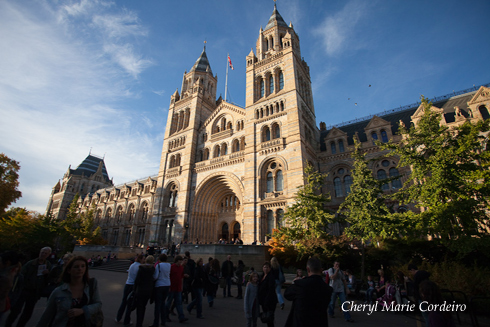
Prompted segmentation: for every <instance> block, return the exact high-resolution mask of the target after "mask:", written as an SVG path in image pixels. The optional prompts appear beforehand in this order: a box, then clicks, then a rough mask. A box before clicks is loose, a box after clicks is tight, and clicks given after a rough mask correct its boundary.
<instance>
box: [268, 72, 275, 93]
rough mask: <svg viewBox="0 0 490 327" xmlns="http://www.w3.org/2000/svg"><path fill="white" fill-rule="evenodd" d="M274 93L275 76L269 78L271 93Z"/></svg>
mask: <svg viewBox="0 0 490 327" xmlns="http://www.w3.org/2000/svg"><path fill="white" fill-rule="evenodd" d="M272 93H274V77H272V76H271V77H270V78H269V94H272Z"/></svg>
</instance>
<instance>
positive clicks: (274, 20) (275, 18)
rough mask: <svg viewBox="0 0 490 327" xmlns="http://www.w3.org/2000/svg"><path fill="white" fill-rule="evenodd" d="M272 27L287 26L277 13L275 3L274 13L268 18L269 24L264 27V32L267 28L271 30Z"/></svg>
mask: <svg viewBox="0 0 490 327" xmlns="http://www.w3.org/2000/svg"><path fill="white" fill-rule="evenodd" d="M274 26H282V27H288V24H286V22H285V21H284V19H283V18H282V16H281V14H279V11H277V7H276V4H275V3H274V11H273V12H272V15H271V17H270V18H269V22H268V23H267V25H266V26H265V30H264V31H267V30H268V29H269V28H272V27H274Z"/></svg>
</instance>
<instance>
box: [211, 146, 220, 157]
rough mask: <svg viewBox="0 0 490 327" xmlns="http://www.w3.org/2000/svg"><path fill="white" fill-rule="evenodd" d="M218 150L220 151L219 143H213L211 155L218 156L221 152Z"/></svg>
mask: <svg viewBox="0 0 490 327" xmlns="http://www.w3.org/2000/svg"><path fill="white" fill-rule="evenodd" d="M220 151H221V150H220V147H219V145H215V146H214V156H213V157H214V158H217V157H219V156H220V155H221V152H220Z"/></svg>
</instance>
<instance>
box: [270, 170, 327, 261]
mask: <svg viewBox="0 0 490 327" xmlns="http://www.w3.org/2000/svg"><path fill="white" fill-rule="evenodd" d="M326 176H327V175H326V174H321V173H319V172H318V171H316V170H314V169H313V167H312V166H311V165H307V166H306V168H305V174H304V179H305V184H304V185H302V186H300V187H299V188H298V192H297V193H296V202H295V203H294V204H293V205H292V206H290V207H289V208H287V210H286V212H285V214H284V218H285V227H283V228H281V229H279V230H278V231H277V233H278V234H276V235H274V236H275V237H278V238H281V237H282V235H284V236H285V237H282V239H283V240H284V241H285V242H286V243H287V244H295V246H296V248H297V250H298V253H299V256H300V257H303V256H305V255H308V254H311V252H312V251H314V249H313V248H312V246H311V245H312V242H313V243H315V242H316V241H318V240H325V239H327V238H328V225H329V224H330V223H333V222H334V221H335V216H334V215H333V214H332V213H331V212H329V211H328V210H326V209H325V205H326V203H327V202H329V201H330V198H329V196H327V195H325V194H324V193H323V192H322V191H321V188H322V185H324V182H325V178H326ZM308 244H309V245H308ZM315 244H316V243H315ZM313 247H314V245H313Z"/></svg>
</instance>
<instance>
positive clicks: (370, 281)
mask: <svg viewBox="0 0 490 327" xmlns="http://www.w3.org/2000/svg"><path fill="white" fill-rule="evenodd" d="M367 284H368V289H367V291H366V301H365V302H364V303H368V302H369V303H372V302H373V292H374V281H373V277H372V276H367Z"/></svg>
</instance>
